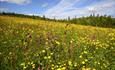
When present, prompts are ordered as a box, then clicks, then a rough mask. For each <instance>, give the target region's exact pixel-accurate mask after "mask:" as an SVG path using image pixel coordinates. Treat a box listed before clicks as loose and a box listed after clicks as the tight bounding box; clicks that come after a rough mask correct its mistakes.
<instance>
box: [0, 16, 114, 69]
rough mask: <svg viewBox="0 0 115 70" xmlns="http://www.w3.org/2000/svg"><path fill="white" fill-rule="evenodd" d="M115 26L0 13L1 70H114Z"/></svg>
mask: <svg viewBox="0 0 115 70" xmlns="http://www.w3.org/2000/svg"><path fill="white" fill-rule="evenodd" d="M114 53H115V29H112V28H100V27H92V26H83V25H75V24H69V25H68V24H66V23H61V22H53V21H43V20H35V19H29V18H19V17H10V16H0V70H37V69H40V70H42V69H43V70H86V69H87V70H115V59H114V58H115V54H114Z"/></svg>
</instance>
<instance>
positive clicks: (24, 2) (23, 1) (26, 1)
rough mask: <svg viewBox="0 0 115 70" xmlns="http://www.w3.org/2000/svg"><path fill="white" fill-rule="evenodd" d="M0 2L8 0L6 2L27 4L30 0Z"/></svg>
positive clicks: (0, 0)
mask: <svg viewBox="0 0 115 70" xmlns="http://www.w3.org/2000/svg"><path fill="white" fill-rule="evenodd" d="M0 2H8V3H15V4H28V3H30V0H0Z"/></svg>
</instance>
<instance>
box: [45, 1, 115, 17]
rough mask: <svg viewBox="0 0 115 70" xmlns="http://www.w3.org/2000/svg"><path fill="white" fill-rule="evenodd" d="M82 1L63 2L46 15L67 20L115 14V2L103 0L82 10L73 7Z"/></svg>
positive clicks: (49, 10)
mask: <svg viewBox="0 0 115 70" xmlns="http://www.w3.org/2000/svg"><path fill="white" fill-rule="evenodd" d="M80 1H83V0H61V1H60V2H59V3H58V4H57V5H56V6H54V7H53V8H50V9H48V10H47V11H46V12H45V13H44V14H45V15H46V16H47V17H49V18H54V16H55V17H56V18H58V19H63V18H67V17H68V16H70V17H71V18H73V17H75V16H77V17H81V16H88V15H90V14H92V13H95V14H101V15H104V14H107V15H112V14H115V13H114V11H115V8H114V7H115V0H101V1H97V2H94V3H91V4H89V5H88V6H84V7H82V8H80V7H77V6H76V7H74V6H73V5H75V4H78V3H79V2H80Z"/></svg>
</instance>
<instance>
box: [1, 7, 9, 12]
mask: <svg viewBox="0 0 115 70" xmlns="http://www.w3.org/2000/svg"><path fill="white" fill-rule="evenodd" d="M7 10H8V9H7V8H1V7H0V12H3V11H4V12H5V11H7Z"/></svg>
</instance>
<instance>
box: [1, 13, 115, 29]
mask: <svg viewBox="0 0 115 70" xmlns="http://www.w3.org/2000/svg"><path fill="white" fill-rule="evenodd" d="M0 15H8V16H17V17H24V18H32V19H41V20H47V21H55V22H66V23H68V24H71V23H73V24H81V25H90V26H98V27H112V28H115V18H112V17H111V16H107V15H99V14H97V15H95V14H91V15H90V16H87V17H81V18H76V17H75V18H70V17H68V18H67V19H56V18H55V17H54V19H49V18H46V17H45V15H43V16H42V17H41V16H35V15H31V16H30V15H25V14H17V13H8V12H7V13H6V12H1V13H0Z"/></svg>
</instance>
